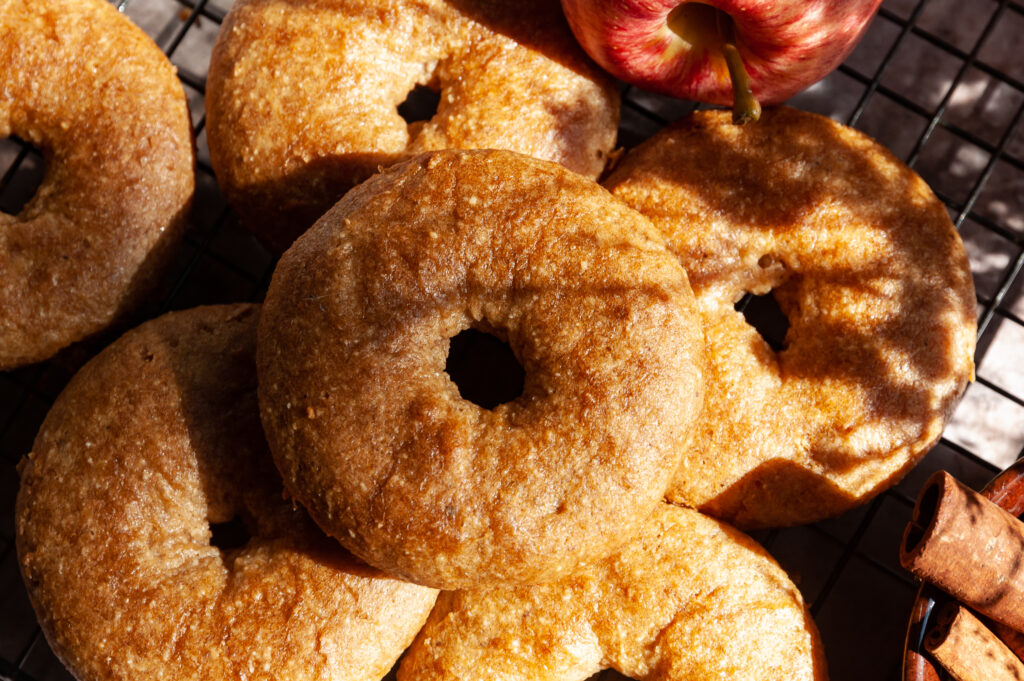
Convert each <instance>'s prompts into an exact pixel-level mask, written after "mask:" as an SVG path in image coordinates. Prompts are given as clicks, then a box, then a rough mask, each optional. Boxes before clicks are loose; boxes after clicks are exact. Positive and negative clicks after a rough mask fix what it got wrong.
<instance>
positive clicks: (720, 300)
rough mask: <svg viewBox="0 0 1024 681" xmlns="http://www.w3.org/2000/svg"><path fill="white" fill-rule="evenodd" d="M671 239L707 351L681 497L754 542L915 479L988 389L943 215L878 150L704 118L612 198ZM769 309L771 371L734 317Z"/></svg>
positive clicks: (971, 310)
mask: <svg viewBox="0 0 1024 681" xmlns="http://www.w3.org/2000/svg"><path fill="white" fill-rule="evenodd" d="M605 184H606V186H607V187H608V188H609V189H611V190H612V192H613V193H614V194H615V195H616V196H618V197H619V198H621V199H623V200H624V201H626V203H628V204H629V205H631V206H632V207H634V208H636V209H637V210H639V211H640V212H642V213H644V214H645V215H647V216H648V217H650V218H651V219H652V221H654V223H655V225H656V226H657V227H658V228H660V229H661V231H662V232H663V233H664V234H665V236H666V237H667V239H668V242H669V248H670V249H671V250H672V251H673V252H674V253H676V255H678V256H679V259H680V262H682V264H683V267H685V268H686V270H687V272H688V273H689V275H690V280H691V283H692V285H693V289H694V293H695V294H696V295H697V300H698V303H699V306H700V313H701V318H702V320H703V324H704V330H705V334H706V336H707V344H708V356H709V362H710V367H709V372H708V395H707V401H706V408H705V412H704V416H703V417H702V419H701V421H700V426H701V427H700V429H699V435H698V436H697V438H695V440H696V441H695V443H694V446H692V447H691V448H689V449H688V450H687V451H686V453H685V454H684V455H683V462H682V465H681V466H680V468H679V470H678V473H677V475H676V478H675V482H674V483H673V485H672V488H671V490H670V492H669V499H670V500H672V501H676V502H680V503H685V504H687V505H691V506H695V507H697V508H700V509H701V510H703V511H705V512H707V513H709V514H711V515H714V516H717V517H720V518H725V519H727V520H730V521H732V522H734V523H736V524H738V525H740V526H741V527H764V526H777V525H790V524H797V523H805V522H810V521H813V520H816V519H819V518H823V517H825V516H829V515H833V514H836V513H840V512H841V511H844V510H846V509H848V508H851V507H852V506H855V505H857V504H860V503H862V502H864V501H866V500H867V499H869V498H870V497H872V496H874V495H875V494H877V493H879V492H880V491H881V490H883V489H885V488H886V487H888V486H890V485H892V484H894V483H895V482H896V481H897V480H899V478H900V477H902V476H903V474H904V473H906V472H907V471H908V470H909V469H910V468H911V467H912V466H913V465H914V464H915V463H916V462H917V461H918V459H920V457H921V456H922V455H923V454H924V452H926V451H927V450H928V449H929V448H930V447H931V446H932V445H933V444H934V443H935V442H936V441H937V440H938V438H939V436H940V434H941V433H942V429H943V425H944V424H945V422H946V419H947V418H948V417H949V415H950V413H951V412H952V410H953V407H954V405H955V404H956V402H957V399H958V398H959V396H960V394H961V393H962V391H963V390H964V387H965V386H966V383H967V381H968V380H970V379H971V378H972V377H973V360H972V357H973V354H974V342H975V333H976V321H975V320H976V317H977V314H976V310H975V299H974V286H973V283H972V281H971V273H970V269H969V267H968V262H967V256H966V254H965V252H964V248H963V244H962V243H961V241H960V237H959V235H958V234H957V232H956V230H955V229H954V228H953V225H952V224H951V222H950V220H949V216H948V215H947V213H946V209H945V207H944V206H943V205H942V203H941V202H940V201H939V200H938V199H937V198H936V197H935V195H934V194H932V192H931V190H930V189H929V188H928V186H927V185H926V184H925V183H924V181H923V180H921V178H920V177H918V176H917V175H916V174H915V173H914V172H913V171H912V170H910V169H909V168H907V167H906V166H905V165H904V164H903V163H901V162H900V161H899V160H897V159H896V158H895V157H894V156H893V155H892V154H890V153H889V152H888V151H887V150H886V149H884V148H883V147H881V146H880V145H879V144H877V143H876V142H874V141H873V140H871V139H869V138H868V137H866V136H865V135H863V134H861V133H859V132H857V131H856V130H853V129H851V128H847V127H845V126H842V125H840V124H838V123H835V122H834V121H831V120H829V119H827V118H824V117H821V116H817V115H814V114H809V113H804V112H800V111H797V110H795V109H789V108H778V109H771V110H768V111H766V112H765V116H764V118H763V119H762V120H761V121H760V122H759V123H757V124H756V125H748V126H744V127H737V126H734V125H732V124H731V122H730V118H729V114H728V113H727V112H725V113H723V112H714V111H703V112H699V113H697V114H695V115H694V116H693V117H691V118H688V119H685V120H683V121H681V122H679V123H678V124H676V125H673V126H672V127H670V128H668V129H666V130H664V131H662V132H661V133H659V134H657V135H655V136H654V137H653V138H651V139H650V140H649V141H648V142H646V143H644V144H643V145H641V146H640V147H638V148H637V149H635V150H634V151H633V152H631V153H630V154H629V155H628V156H627V158H625V159H624V160H623V161H622V163H621V165H620V166H619V167H618V168H616V170H615V172H614V173H613V174H612V176H611V177H609V178H608V180H607V182H606V183H605ZM768 291H771V292H772V295H773V296H774V297H775V298H776V300H777V301H778V304H779V306H780V307H781V309H782V311H783V312H784V313H785V315H786V317H787V318H788V321H789V330H788V332H787V334H786V338H785V348H784V349H783V350H782V351H781V352H774V351H773V350H772V349H771V347H770V346H769V345H768V344H767V343H766V342H765V341H764V340H763V339H762V338H761V336H760V335H758V332H757V331H756V330H755V329H754V328H753V327H752V326H751V325H749V324H747V323H746V321H745V320H744V317H743V315H742V314H741V313H740V312H738V311H737V310H736V309H735V308H734V304H735V303H736V302H737V301H739V300H740V299H741V297H742V296H743V295H744V294H745V293H748V292H749V293H753V294H757V295H761V294H765V293H767V292H768Z"/></svg>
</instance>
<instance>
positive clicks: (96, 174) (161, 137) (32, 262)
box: [0, 0, 195, 369]
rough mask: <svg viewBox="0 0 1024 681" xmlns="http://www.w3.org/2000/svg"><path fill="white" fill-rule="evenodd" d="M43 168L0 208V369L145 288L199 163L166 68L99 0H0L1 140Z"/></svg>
mask: <svg viewBox="0 0 1024 681" xmlns="http://www.w3.org/2000/svg"><path fill="white" fill-rule="evenodd" d="M11 135H14V136H17V137H19V138H21V139H23V140H25V141H27V142H29V143H31V144H33V145H34V146H36V147H37V148H39V149H40V150H41V151H42V153H43V156H44V158H45V162H46V174H45V177H44V179H43V182H42V185H41V186H40V187H39V190H38V192H37V193H36V195H35V197H34V198H33V199H32V200H31V201H30V202H29V203H28V204H27V205H26V206H25V207H24V209H23V210H22V211H21V212H20V213H19V214H18V215H14V216H12V215H7V214H4V213H0V369H3V368H10V367H14V366H19V365H22V364H27V363H30V362H34V361H39V360H42V359H46V358H47V357H50V356H51V355H53V354H54V353H56V352H57V351H58V350H60V349H61V348H63V347H64V346H66V345H68V344H70V343H72V342H74V341H77V340H80V339H82V338H84V337H86V336H88V335H90V334H92V333H95V332H97V331H99V330H101V329H103V328H104V327H106V326H107V325H108V324H109V323H110V322H111V321H112V320H114V319H115V318H116V317H117V316H118V315H119V314H121V313H122V312H124V311H125V310H127V309H128V308H130V307H131V306H132V305H133V304H134V303H136V302H137V301H138V299H139V298H140V296H141V295H142V294H143V293H145V291H146V290H147V288H148V285H149V284H151V283H152V280H153V279H154V278H155V276H156V275H157V274H158V273H159V266H160V265H161V264H162V263H163V262H164V261H165V260H166V257H167V255H168V254H169V247H170V246H171V245H172V244H173V243H174V242H175V240H176V239H177V238H178V237H179V236H180V233H181V231H182V228H183V227H184V225H185V220H186V218H187V213H188V210H189V206H190V203H191V200H192V193H193V188H194V170H195V160H194V153H193V146H192V130H191V123H190V119H189V112H188V107H187V104H186V101H185V94H184V92H183V90H182V87H181V83H180V82H179V81H178V79H177V77H176V76H175V72H174V67H172V66H171V64H170V62H169V61H168V60H167V58H166V57H165V56H164V55H163V53H162V52H161V51H160V50H159V48H157V46H156V45H155V44H153V41H152V40H150V39H149V38H148V37H147V36H146V35H145V34H144V33H143V32H142V31H141V30H140V29H138V28H137V27H135V26H134V25H132V23H131V22H130V21H129V20H128V19H127V18H126V17H124V16H122V15H121V14H120V13H118V11H117V10H116V9H115V8H114V7H113V6H111V4H110V3H108V2H104V1H103V0H0V138H5V137H8V136H11Z"/></svg>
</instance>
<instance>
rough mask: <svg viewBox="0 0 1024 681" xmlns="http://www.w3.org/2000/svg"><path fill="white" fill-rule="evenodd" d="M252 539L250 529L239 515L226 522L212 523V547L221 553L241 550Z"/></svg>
mask: <svg viewBox="0 0 1024 681" xmlns="http://www.w3.org/2000/svg"><path fill="white" fill-rule="evenodd" d="M250 539H252V534H251V533H250V532H249V528H248V527H247V526H246V524H245V521H244V520H242V519H241V517H239V516H237V515H236V516H235V517H233V518H231V519H230V520H226V521H224V522H220V523H215V522H211V523H210V546H213V547H215V548H217V549H219V550H220V552H221V553H227V552H228V551H234V550H236V549H240V548H242V547H243V546H245V545H246V544H248V543H249V540H250Z"/></svg>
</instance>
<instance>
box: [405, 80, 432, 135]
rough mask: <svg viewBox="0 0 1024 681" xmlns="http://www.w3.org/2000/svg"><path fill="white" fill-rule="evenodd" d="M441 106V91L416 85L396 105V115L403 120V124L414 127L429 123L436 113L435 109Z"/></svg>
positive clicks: (428, 86)
mask: <svg viewBox="0 0 1024 681" xmlns="http://www.w3.org/2000/svg"><path fill="white" fill-rule="evenodd" d="M440 104H441V90H440V88H437V87H431V86H430V85H423V84H417V85H416V86H415V87H414V88H413V89H412V90H410V91H409V94H408V95H407V96H406V98H405V101H403V102H402V103H401V104H399V105H398V115H399V116H401V117H402V118H403V119H405V122H406V123H407V124H408V125H410V126H413V127H415V126H414V124H416V123H420V124H422V122H423V121H429V120H430V119H431V118H433V117H434V114H436V113H437V107H438V106H439V105H440Z"/></svg>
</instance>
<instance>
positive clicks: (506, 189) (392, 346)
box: [257, 151, 703, 588]
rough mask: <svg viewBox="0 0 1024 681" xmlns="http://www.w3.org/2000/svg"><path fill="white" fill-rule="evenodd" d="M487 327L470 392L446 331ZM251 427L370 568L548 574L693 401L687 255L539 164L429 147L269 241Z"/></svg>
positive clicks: (473, 575) (576, 554)
mask: <svg viewBox="0 0 1024 681" xmlns="http://www.w3.org/2000/svg"><path fill="white" fill-rule="evenodd" d="M469 328H474V329H477V330H480V331H483V332H487V333H490V334H492V335H495V336H497V337H498V338H501V339H502V340H505V341H507V343H508V345H509V346H510V347H511V350H512V351H513V352H514V353H515V356H516V358H518V361H519V363H520V364H521V365H522V367H523V369H524V371H525V379H524V386H523V390H522V394H521V395H520V396H519V397H517V398H515V399H512V400H511V401H507V402H505V403H503V404H499V405H497V406H495V407H494V408H493V409H485V408H483V407H481V406H478V405H477V404H474V403H472V402H470V401H468V400H465V399H462V397H460V393H459V389H458V386H457V385H456V384H455V383H454V382H453V381H452V380H451V379H450V378H449V376H448V374H446V373H445V363H446V355H447V354H448V352H449V339H451V338H452V337H453V336H455V335H456V334H459V333H460V332H461V331H463V330H465V329H469ZM257 366H258V372H259V398H260V408H261V413H262V419H263V426H264V430H265V431H266V433H267V438H268V441H269V442H270V448H271V451H272V452H273V455H274V460H275V462H276V463H277V465H278V468H279V470H280V471H281V472H282V475H283V477H284V479H285V485H286V486H287V488H288V490H289V492H290V493H291V494H292V495H293V496H294V497H295V498H296V499H297V500H299V501H300V502H301V503H303V504H304V505H305V506H306V508H307V509H308V510H309V511H310V514H311V515H312V517H313V519H314V520H316V522H317V523H318V524H319V525H320V527H321V528H323V529H324V530H325V531H326V532H327V533H328V534H330V535H332V536H334V537H336V538H337V539H338V540H339V541H340V542H341V543H342V544H344V545H345V546H346V547H347V548H349V550H351V551H352V552H353V553H354V554H356V555H357V556H359V557H360V558H362V559H363V560H365V561H366V562H368V563H370V564H371V565H375V566H377V567H379V568H381V569H383V570H385V571H388V572H390V573H393V574H396V575H399V576H402V577H405V578H407V579H410V580H412V581H415V582H418V583H421V584H427V585H429V586H437V587H440V588H453V587H465V586H471V585H479V584H487V583H494V582H506V583H513V582H515V583H527V582H540V581H545V580H550V579H553V578H555V577H557V576H559V575H561V574H562V573H563V572H565V571H566V570H570V569H575V567H576V566H577V564H578V563H579V562H581V561H590V560H595V559H597V558H599V557H602V556H604V555H606V554H608V553H609V552H611V551H612V550H613V549H614V548H615V547H616V546H617V545H618V544H621V543H622V542H624V541H625V540H626V539H627V538H628V537H629V536H630V535H631V534H632V532H633V531H634V530H635V529H636V527H637V526H638V525H639V523H640V522H641V521H642V520H643V518H644V517H645V516H647V515H648V514H649V513H650V512H651V509H653V508H654V506H655V504H657V502H658V500H659V499H661V498H662V496H663V494H664V491H665V487H666V486H667V484H668V482H669V479H670V477H671V475H672V472H673V471H674V470H675V469H676V467H677V464H678V459H679V455H680V453H681V451H682V447H683V443H684V442H685V440H686V439H687V438H688V437H689V435H690V430H691V424H692V422H693V420H694V418H695V416H696V413H697V412H698V411H699V408H700V405H701V394H702V388H703V386H702V383H703V381H702V378H703V343H702V338H701V333H700V327H699V324H698V321H697V315H696V310H695V308H694V301H693V295H692V293H691V291H690V287H689V285H688V284H687V281H686V274H685V272H684V271H683V269H682V267H680V266H679V263H678V261H677V260H676V259H675V258H674V257H673V256H672V255H671V254H670V253H669V252H668V251H667V250H666V249H665V246H664V244H663V243H662V242H661V241H660V240H659V238H658V236H657V235H656V234H655V233H654V231H653V229H652V228H651V226H650V225H649V223H648V222H647V220H645V219H644V218H643V217H642V216H640V215H639V214H637V213H635V212H633V211H632V210H630V209H628V208H627V207H626V206H625V205H623V204H622V203H620V202H619V201H616V200H614V199H613V198H612V197H611V196H610V195H609V194H608V193H607V192H606V191H605V190H604V189H602V188H601V187H599V186H598V185H597V184H595V183H593V182H591V181H590V180H587V179H586V178H583V177H581V176H579V175H577V174H575V173H572V172H570V171H568V170H565V169H564V168H562V167H561V166H558V165H556V164H553V163H550V162H546V161H539V160H535V159H531V158H529V157H526V156H521V155H519V154H515V153H512V152H504V151H464V152H457V151H439V152H433V153H430V154H425V155H422V156H418V157H415V158H413V159H411V160H408V161H406V162H403V163H401V164H398V165H396V166H393V167H392V168H391V169H389V170H387V171H385V172H384V173H383V174H382V175H377V176H374V177H373V178H371V179H369V180H368V181H366V182H364V183H363V184H362V185H360V186H359V187H357V188H355V189H353V190H352V191H351V192H349V193H348V194H347V195H346V196H345V198H343V199H342V200H341V201H340V202H339V203H338V204H337V205H336V206H335V207H334V208H332V209H331V210H330V211H329V212H328V213H327V214H325V215H324V217H323V218H321V219H320V220H319V221H318V222H317V223H316V225H315V226H314V227H313V228H311V229H310V230H309V231H308V232H307V233H306V234H305V235H303V236H302V237H301V238H299V240H298V241H296V242H295V244H294V245H293V246H292V247H291V248H290V249H289V250H288V252H287V253H285V255H284V257H282V258H281V260H280V262H279V263H278V266H277V269H276V270H275V271H274V276H273V279H272V281H271V283H270V289H269V291H268V293H267V298H266V304H265V306H264V310H263V313H262V317H261V320H260V338H259V355H258V363H257Z"/></svg>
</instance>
